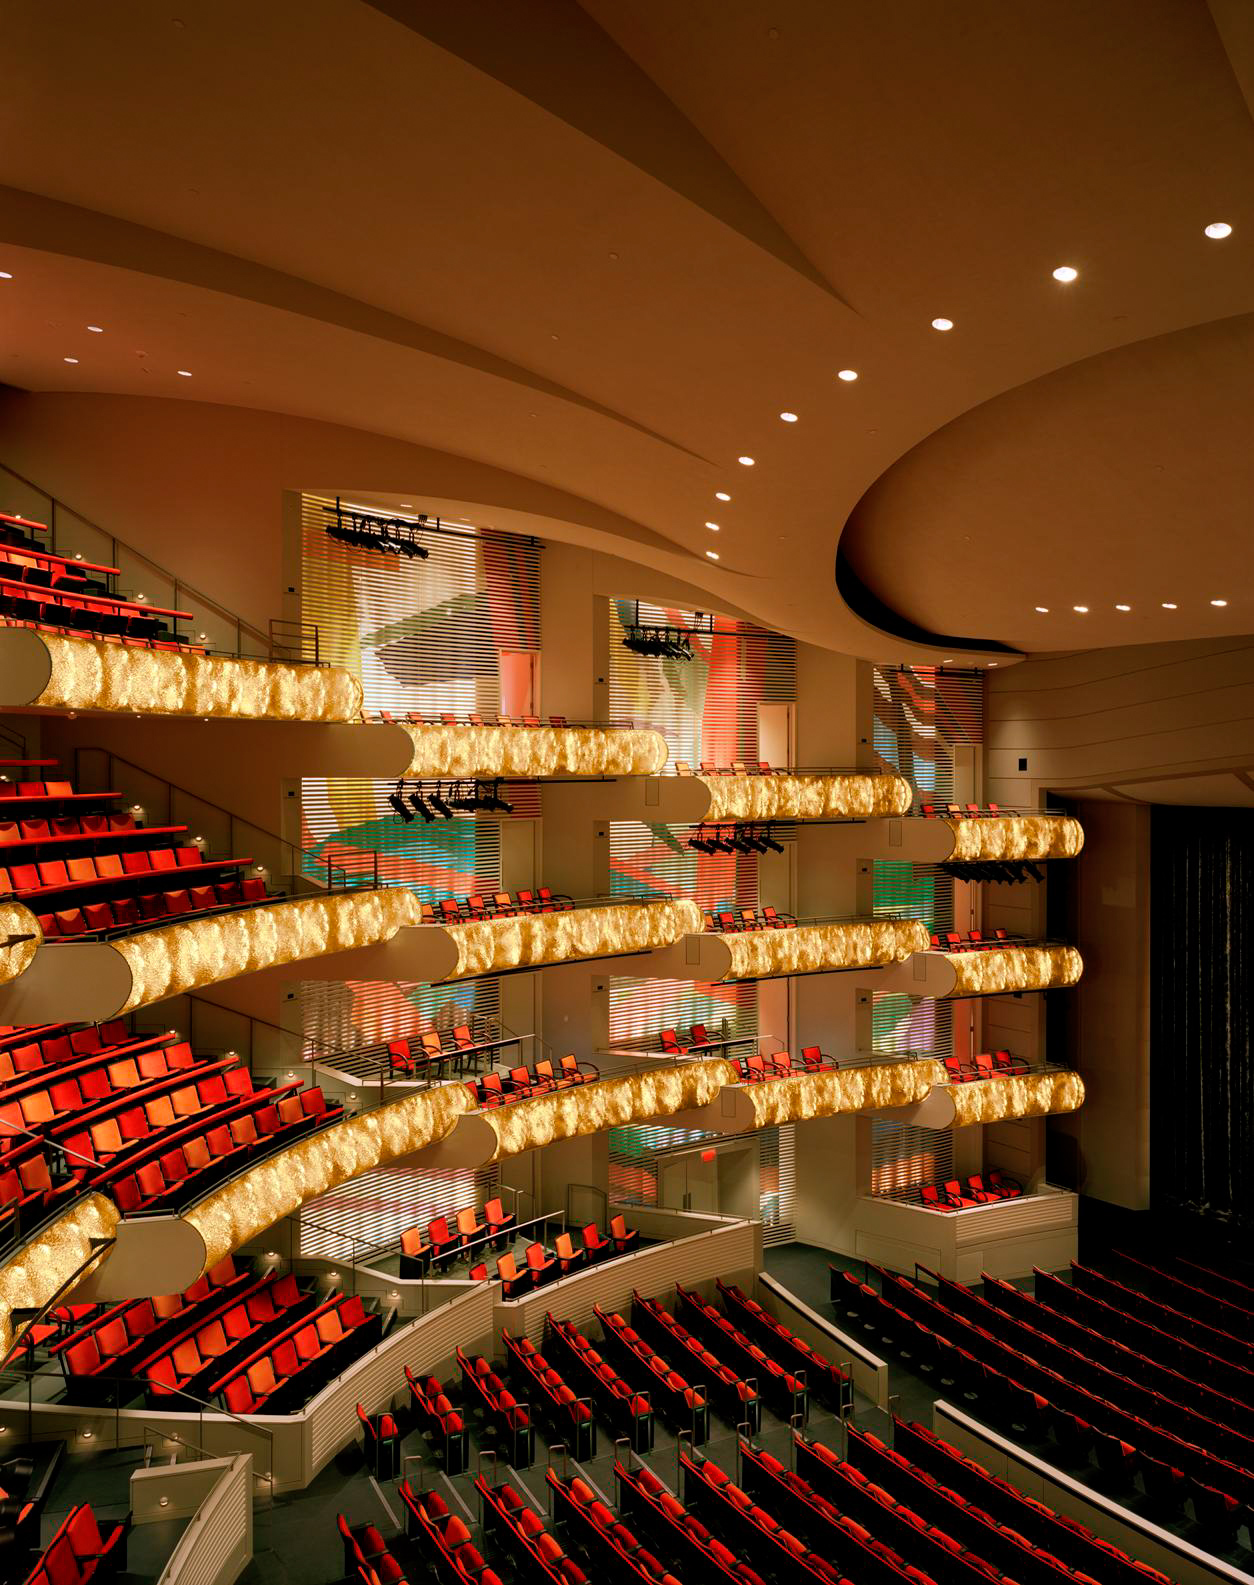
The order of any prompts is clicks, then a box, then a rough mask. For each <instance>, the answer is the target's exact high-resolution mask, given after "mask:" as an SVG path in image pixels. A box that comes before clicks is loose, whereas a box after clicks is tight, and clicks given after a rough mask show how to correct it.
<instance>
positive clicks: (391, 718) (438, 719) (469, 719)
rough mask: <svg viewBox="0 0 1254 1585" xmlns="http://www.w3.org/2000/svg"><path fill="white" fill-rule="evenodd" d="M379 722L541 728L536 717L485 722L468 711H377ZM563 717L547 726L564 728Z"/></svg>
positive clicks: (506, 717) (555, 717)
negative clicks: (457, 713) (423, 713)
mask: <svg viewBox="0 0 1254 1585" xmlns="http://www.w3.org/2000/svg"><path fill="white" fill-rule="evenodd" d="M379 720H380V721H383V722H385V723H386V724H387V725H389V726H395V725H396V723H397V722H398V721H408V722H409V724H410V726H543V725H544V724H545V723H544V722H543V721H541V719H540V717H539V716H538V715H498V716H497V718H496V720H495V721H485V720H484V719H483V717H482V715H480V714H479V713H478V712H477V711H475V710H471V711H468V712H467V714H466V715H465V716H457V715H454V714H453V712H452V711H451V710H441V712H440V714H439V715H438V716H423V715H414V714H413V712H412V711H411V712H410V713H409V714H408V715H399V714H398V715H393V714H392V713H391V712H390V711H388V710H380V711H379ZM567 724H568V723H567V720H566V717H565V716H564V715H551V716H550V717H549V719H548V725H549V726H566V725H567Z"/></svg>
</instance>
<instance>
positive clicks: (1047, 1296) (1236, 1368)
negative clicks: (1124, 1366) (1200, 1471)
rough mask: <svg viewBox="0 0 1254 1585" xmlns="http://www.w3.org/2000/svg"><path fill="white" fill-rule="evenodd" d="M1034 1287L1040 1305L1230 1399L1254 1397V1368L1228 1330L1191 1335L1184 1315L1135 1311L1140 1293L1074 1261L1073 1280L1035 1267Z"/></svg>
mask: <svg viewBox="0 0 1254 1585" xmlns="http://www.w3.org/2000/svg"><path fill="white" fill-rule="evenodd" d="M1032 1286H1033V1290H1034V1293H1035V1297H1036V1300H1037V1303H1038V1304H1041V1305H1043V1306H1045V1307H1046V1308H1047V1309H1050V1310H1054V1311H1056V1312H1057V1313H1059V1314H1060V1315H1067V1316H1074V1317H1075V1318H1076V1319H1077V1320H1079V1321H1082V1322H1084V1324H1085V1325H1086V1326H1091V1327H1092V1328H1093V1329H1094V1330H1095V1331H1099V1332H1101V1333H1102V1334H1103V1335H1104V1336H1106V1337H1109V1338H1113V1339H1115V1340H1117V1341H1118V1342H1122V1343H1124V1344H1126V1345H1127V1346H1128V1347H1129V1348H1135V1349H1136V1350H1137V1351H1138V1352H1139V1353H1142V1354H1144V1355H1146V1356H1147V1358H1150V1359H1156V1360H1158V1361H1159V1362H1160V1363H1162V1364H1165V1365H1168V1366H1170V1367H1172V1368H1173V1369H1176V1370H1179V1371H1181V1372H1183V1373H1184V1374H1185V1375H1188V1376H1190V1377H1192V1379H1193V1380H1195V1381H1200V1382H1204V1383H1205V1384H1206V1385H1208V1386H1211V1387H1215V1388H1218V1389H1219V1390H1221V1391H1223V1392H1225V1393H1227V1394H1228V1395H1229V1396H1230V1397H1236V1398H1240V1397H1246V1398H1249V1399H1250V1400H1251V1401H1254V1368H1252V1367H1251V1365H1250V1364H1249V1363H1247V1362H1245V1360H1242V1359H1236V1358H1231V1357H1229V1356H1228V1355H1227V1353H1226V1352H1225V1349H1226V1344H1227V1341H1228V1339H1227V1335H1226V1334H1224V1333H1210V1332H1209V1331H1208V1330H1206V1329H1202V1330H1200V1331H1198V1330H1194V1331H1193V1333H1192V1335H1190V1334H1189V1330H1188V1323H1187V1320H1186V1318H1185V1317H1184V1316H1179V1315H1178V1312H1176V1314H1173V1312H1171V1311H1170V1310H1162V1309H1161V1308H1160V1307H1153V1308H1150V1309H1147V1310H1146V1311H1145V1313H1143V1314H1133V1313H1132V1307H1134V1306H1137V1307H1139V1306H1138V1301H1142V1296H1141V1295H1140V1294H1136V1293H1134V1292H1133V1291H1132V1290H1131V1289H1126V1288H1123V1287H1122V1285H1121V1284H1119V1283H1117V1282H1114V1281H1113V1280H1112V1279H1110V1278H1104V1277H1100V1276H1099V1275H1098V1273H1096V1272H1092V1271H1089V1270H1088V1268H1086V1267H1082V1266H1077V1265H1074V1264H1073V1265H1072V1268H1071V1281H1070V1282H1063V1281H1062V1279H1061V1278H1060V1277H1056V1276H1054V1275H1053V1274H1052V1273H1050V1272H1045V1271H1040V1270H1038V1269H1035V1268H1034V1269H1033V1284H1032ZM1142 1302H1143V1301H1142ZM1234 1341H1235V1340H1234Z"/></svg>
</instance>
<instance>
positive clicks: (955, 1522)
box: [795, 1418, 1168, 1585]
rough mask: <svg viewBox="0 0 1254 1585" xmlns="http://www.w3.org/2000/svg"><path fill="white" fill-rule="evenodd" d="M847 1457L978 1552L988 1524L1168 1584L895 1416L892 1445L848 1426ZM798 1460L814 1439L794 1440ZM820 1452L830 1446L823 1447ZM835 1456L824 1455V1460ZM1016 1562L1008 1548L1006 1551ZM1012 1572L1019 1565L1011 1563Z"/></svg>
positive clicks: (1139, 1583) (1079, 1563)
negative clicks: (905, 1496) (809, 1440)
mask: <svg viewBox="0 0 1254 1585" xmlns="http://www.w3.org/2000/svg"><path fill="white" fill-rule="evenodd" d="M850 1432H851V1435H850V1437H849V1442H848V1454H847V1457H848V1459H849V1462H850V1463H851V1464H852V1465H853V1466H854V1467H855V1468H856V1469H859V1470H860V1471H861V1472H862V1474H863V1475H865V1476H867V1477H869V1478H870V1479H872V1480H874V1481H876V1482H878V1484H879V1485H881V1486H883V1487H887V1488H888V1489H889V1490H890V1491H892V1492H893V1493H894V1495H896V1496H897V1497H898V1500H899V1501H900V1500H901V1497H902V1495H903V1494H905V1495H907V1497H908V1500H909V1502H910V1506H911V1507H914V1508H917V1509H918V1510H919V1511H920V1512H921V1513H923V1514H925V1515H929V1514H930V1516H931V1517H932V1522H934V1523H935V1522H939V1523H941V1524H942V1525H944V1526H945V1527H946V1528H947V1529H949V1530H950V1531H951V1532H953V1533H954V1535H955V1536H956V1538H957V1539H959V1540H966V1541H969V1543H970V1544H971V1545H972V1546H973V1547H974V1548H975V1549H976V1550H977V1551H981V1552H982V1551H984V1550H985V1549H987V1550H988V1551H992V1550H993V1547H992V1545H991V1544H990V1542H989V1539H988V1532H989V1528H990V1526H991V1527H993V1528H994V1529H995V1530H996V1532H998V1534H999V1537H1000V1538H1003V1539H1005V1540H1008V1541H1009V1542H1010V1543H1011V1545H1012V1546H1016V1545H1017V1546H1022V1545H1023V1543H1024V1542H1026V1543H1027V1544H1028V1545H1030V1546H1033V1547H1036V1548H1038V1549H1040V1550H1042V1551H1044V1552H1045V1553H1047V1554H1050V1555H1052V1556H1054V1557H1057V1558H1059V1559H1061V1560H1062V1562H1063V1563H1064V1564H1065V1565H1066V1566H1067V1567H1068V1568H1070V1569H1071V1570H1072V1577H1073V1578H1074V1577H1075V1576H1076V1575H1077V1574H1079V1573H1081V1572H1083V1573H1086V1574H1089V1575H1093V1576H1095V1577H1097V1578H1099V1579H1101V1580H1103V1581H1104V1582H1106V1585H1146V1582H1147V1581H1150V1582H1153V1585H1168V1580H1167V1576H1166V1575H1165V1574H1163V1573H1161V1572H1160V1571H1159V1570H1158V1569H1156V1568H1152V1567H1151V1566H1150V1565H1149V1564H1148V1563H1142V1562H1140V1561H1139V1560H1138V1559H1136V1558H1134V1557H1130V1556H1129V1555H1128V1554H1127V1553H1126V1552H1125V1551H1124V1550H1123V1549H1122V1547H1117V1546H1115V1545H1114V1543H1113V1542H1111V1541H1107V1540H1104V1539H1103V1538H1102V1537H1101V1536H1098V1535H1095V1534H1094V1533H1093V1532H1092V1531H1091V1530H1090V1529H1089V1528H1088V1526H1087V1525H1084V1524H1081V1522H1080V1521H1079V1520H1078V1519H1073V1518H1071V1517H1070V1516H1069V1515H1066V1514H1061V1513H1056V1512H1055V1511H1054V1509H1052V1508H1050V1507H1048V1506H1047V1505H1046V1504H1045V1503H1043V1502H1041V1501H1039V1499H1037V1498H1035V1497H1029V1496H1026V1495H1025V1494H1024V1493H1023V1492H1021V1491H1019V1489H1018V1488H1017V1487H1015V1486H1012V1485H1011V1484H1010V1482H1009V1481H1008V1480H1003V1479H1002V1477H1001V1476H999V1475H992V1474H990V1473H989V1471H988V1470H986V1469H985V1468H984V1466H983V1465H982V1464H977V1463H976V1462H975V1460H974V1459H971V1458H967V1457H966V1455H965V1454H963V1453H960V1452H959V1451H958V1449H957V1448H956V1447H954V1446H952V1444H950V1443H949V1442H946V1441H945V1440H944V1439H943V1438H941V1437H939V1436H937V1435H936V1434H935V1432H933V1431H929V1430H928V1429H926V1427H924V1426H922V1425H919V1424H917V1423H913V1422H911V1423H907V1422H906V1421H903V1420H899V1419H896V1418H894V1420H893V1445H892V1447H891V1448H890V1447H886V1446H885V1445H884V1443H883V1442H882V1441H881V1440H880V1438H879V1437H877V1436H875V1435H874V1434H873V1433H872V1432H869V1431H858V1430H857V1429H856V1428H855V1427H852V1426H851V1427H850ZM795 1441H796V1446H797V1458H798V1464H801V1463H802V1462H803V1460H804V1459H805V1458H806V1456H807V1453H808V1451H809V1450H810V1449H811V1448H813V1450H814V1452H815V1453H817V1452H818V1448H819V1444H811V1443H807V1442H806V1441H805V1439H804V1438H801V1437H798V1438H796V1439H795ZM824 1451H825V1452H826V1451H827V1450H824ZM833 1456H834V1455H831V1454H830V1453H829V1454H828V1461H829V1462H830V1459H831V1458H832V1457H833ZM1004 1555H1005V1556H1006V1557H1007V1559H1008V1560H1013V1559H1014V1558H1015V1557H1016V1554H1015V1553H1014V1552H1013V1551H1009V1552H1006V1553H1005V1554H1004ZM1008 1571H1009V1572H1010V1573H1012V1574H1013V1573H1016V1572H1017V1570H1016V1569H1015V1568H1013V1567H1011V1568H1010V1569H1009V1570H1008Z"/></svg>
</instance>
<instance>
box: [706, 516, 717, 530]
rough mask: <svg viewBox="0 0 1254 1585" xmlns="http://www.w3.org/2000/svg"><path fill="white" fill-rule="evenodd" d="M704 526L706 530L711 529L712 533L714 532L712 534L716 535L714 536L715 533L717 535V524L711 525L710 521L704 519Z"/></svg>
mask: <svg viewBox="0 0 1254 1585" xmlns="http://www.w3.org/2000/svg"><path fill="white" fill-rule="evenodd" d="M705 526H706V527H707V528H708V529H712V530H713V532H714V533H716V534H717V533H718V531H719V528H718V524H717V523H711V522H710V521H709V519H708V518H707V519H706V524H705Z"/></svg>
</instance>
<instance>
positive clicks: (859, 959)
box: [719, 919, 929, 980]
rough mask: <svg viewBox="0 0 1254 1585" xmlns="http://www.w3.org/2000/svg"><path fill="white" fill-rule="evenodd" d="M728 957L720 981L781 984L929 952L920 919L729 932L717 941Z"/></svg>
mask: <svg viewBox="0 0 1254 1585" xmlns="http://www.w3.org/2000/svg"><path fill="white" fill-rule="evenodd" d="M719 939H720V940H722V941H723V942H724V943H725V944H726V946H727V949H728V951H729V952H730V953H731V963H732V966H731V969H730V971H729V972H728V973H727V974H725V975H724V976H723V978H724V980H763V979H779V978H781V977H783V976H785V975H790V974H823V973H826V972H830V971H832V970H834V969H855V968H879V967H881V966H882V965H883V964H886V963H904V962H905V960H906V959H907V958H909V957H910V956H911V955H912V954H913V953H915V952H925V951H926V950H927V947H928V940H929V938H928V929H927V925H926V924H924V923H923V921H922V920H920V919H856V920H849V921H846V922H844V923H834V924H826V925H805V924H801V925H797V926H796V928H795V929H790V930H744V931H728V932H726V933H725V934H722V935H721V936H720V938H719Z"/></svg>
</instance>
